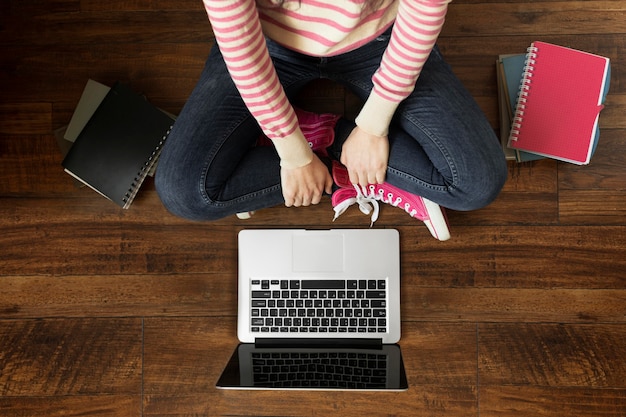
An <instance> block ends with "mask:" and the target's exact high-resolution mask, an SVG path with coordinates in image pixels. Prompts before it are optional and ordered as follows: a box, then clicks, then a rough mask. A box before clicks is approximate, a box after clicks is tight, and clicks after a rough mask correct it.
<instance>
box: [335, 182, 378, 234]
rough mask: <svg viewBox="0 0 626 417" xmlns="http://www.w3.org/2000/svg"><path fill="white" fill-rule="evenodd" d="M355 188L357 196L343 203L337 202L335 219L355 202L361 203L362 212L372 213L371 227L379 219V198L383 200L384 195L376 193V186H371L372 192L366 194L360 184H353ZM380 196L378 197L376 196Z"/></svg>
mask: <svg viewBox="0 0 626 417" xmlns="http://www.w3.org/2000/svg"><path fill="white" fill-rule="evenodd" d="M352 185H353V187H354V189H355V190H356V197H352V198H348V199H346V200H344V201H342V202H341V203H339V204H337V205H336V206H335V207H334V208H333V210H334V211H335V217H334V218H333V221H335V220H337V218H338V217H339V216H341V215H342V214H343V212H344V211H346V209H347V208H348V207H350V206H351V205H353V204H354V203H357V204H358V205H359V210H361V213H363V214H365V215H369V214H370V213H372V217H371V218H370V221H371V222H370V227H372V226H373V225H374V222H376V220H378V213H379V211H380V206H379V204H378V200H383V201H384V199H382V195H380V196H378V195H377V194H375V193H374V188H373V187H370V192H369V193H368V194H364V193H363V190H362V189H361V187H360V186H358V185H356V184H352ZM377 196H378V198H376V197H377Z"/></svg>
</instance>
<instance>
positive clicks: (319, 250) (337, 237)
mask: <svg viewBox="0 0 626 417" xmlns="http://www.w3.org/2000/svg"><path fill="white" fill-rule="evenodd" d="M343 258H344V257H343V235H342V234H340V233H325V232H319V233H316V232H308V233H305V234H303V235H294V236H293V270H294V272H342V271H343Z"/></svg>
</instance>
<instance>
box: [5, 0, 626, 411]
mask: <svg viewBox="0 0 626 417" xmlns="http://www.w3.org/2000/svg"><path fill="white" fill-rule="evenodd" d="M625 17H626V1H624V0H612V1H607V0H604V1H603V0H592V1H582V0H581V1H562V0H544V1H534V0H528V1H517V0H455V1H453V2H452V3H451V4H450V12H449V14H448V16H447V19H446V24H445V27H444V31H443V33H442V36H441V37H440V40H439V46H440V49H441V51H442V53H443V54H444V56H445V58H446V60H447V61H448V62H449V63H450V65H451V66H452V68H453V70H454V71H455V73H456V74H457V76H458V77H459V79H460V80H461V81H462V82H463V83H464V84H465V85H466V87H467V88H468V90H469V91H470V93H471V94H472V95H473V96H474V98H475V99H476V102H477V103H478V105H479V106H480V108H481V109H482V110H483V111H484V112H485V115H486V116H487V118H488V120H489V122H490V123H491V124H492V126H493V128H494V130H495V131H496V133H499V132H498V129H499V119H498V117H499V115H498V100H497V86H496V70H495V61H496V58H497V56H498V55H499V54H508V53H522V52H524V51H525V49H526V47H527V46H528V45H529V44H530V42H531V41H534V40H543V41H546V42H553V43H557V44H562V45H566V46H571V47H574V48H577V49H582V50H587V51H590V52H594V53H597V54H600V55H605V56H608V57H609V58H610V59H611V64H612V77H611V86H610V93H609V95H608V98H607V101H606V107H605V109H604V110H603V111H602V113H601V116H600V129H601V136H600V142H599V145H598V149H597V151H596V153H595V155H594V157H593V159H592V162H591V164H589V165H588V166H584V167H580V166H574V165H569V164H566V163H561V162H556V161H551V160H543V161H536V162H531V163H524V164H516V163H512V162H511V163H509V177H508V180H507V183H506V184H505V186H504V189H503V191H502V193H501V194H500V196H499V197H498V198H497V199H496V201H494V202H493V203H492V204H491V205H489V206H488V207H485V208H484V209H481V210H477V211H473V212H454V211H448V218H449V221H450V224H451V229H452V239H451V240H449V241H447V242H438V241H436V240H434V239H432V237H431V236H430V234H429V233H428V231H427V230H426V228H425V227H424V226H423V224H422V223H421V222H419V221H416V220H414V219H412V218H410V217H409V216H408V215H407V214H406V213H404V212H403V211H402V210H399V209H397V208H393V207H388V206H384V207H382V209H381V216H380V219H379V220H378V222H377V223H376V225H375V227H386V228H396V229H398V230H399V231H400V236H401V250H402V259H401V269H402V294H401V297H402V306H401V310H402V316H403V323H402V331H403V334H402V339H401V342H400V344H401V347H402V352H403V355H404V360H405V363H406V369H407V374H408V379H409V384H410V389H409V390H408V391H406V392H402V393H377V394H371V393H368V394H364V393H342V392H336V393H316V392H298V393H295V394H294V395H290V396H287V395H285V393H282V392H241V391H239V392H238V391H221V390H217V389H216V388H215V382H216V381H217V379H218V377H219V375H220V373H221V371H222V369H223V367H224V366H225V364H226V361H227V360H228V358H229V357H230V355H231V354H232V352H233V351H234V349H235V346H236V345H237V339H236V334H235V331H236V297H237V294H236V291H237V284H236V281H235V279H236V275H237V246H236V239H237V233H238V232H239V231H240V230H242V229H244V228H266V227H268V228H277V227H288V228H332V227H335V228H351V227H354V228H367V227H369V219H368V218H367V216H364V215H362V214H361V213H360V212H359V211H358V209H356V208H354V207H353V208H352V209H350V210H348V211H347V212H346V213H344V214H343V215H342V216H341V217H340V218H339V219H338V220H337V221H335V222H333V221H332V217H333V212H332V208H331V204H330V199H329V198H327V197H326V198H324V199H323V200H322V203H321V204H319V205H318V206H315V207H309V208H307V209H288V208H285V207H274V208H271V209H266V210H261V211H259V212H258V213H257V214H256V215H255V216H254V217H253V218H252V219H250V220H248V221H241V220H239V219H236V218H235V217H234V216H233V217H232V218H227V219H223V220H220V221H217V222H214V223H197V222H190V221H186V220H183V219H179V218H176V217H174V216H172V215H171V214H169V213H168V212H167V211H166V210H165V209H164V208H163V207H162V205H161V204H160V202H159V199H158V196H157V195H156V192H155V190H154V184H153V180H152V179H151V178H149V179H148V180H147V181H146V183H144V186H143V188H142V190H141V192H140V194H139V196H138V198H137V199H136V200H135V202H134V203H133V206H132V207H131V209H130V210H121V209H119V208H118V207H117V206H116V205H115V204H113V203H110V202H108V201H106V200H104V199H103V198H102V197H100V196H99V195H98V194H96V193H95V192H93V191H92V190H90V189H87V188H78V187H76V185H75V183H74V181H72V179H71V178H70V177H69V176H68V175H66V174H65V173H64V172H63V170H62V168H61V166H60V164H61V161H62V158H63V155H62V152H61V150H60V149H59V146H58V144H57V139H56V137H55V135H54V132H55V131H56V130H57V129H60V128H63V127H64V126H65V125H66V124H67V123H68V121H69V119H70V117H71V115H72V112H73V110H74V107H75V106H76V103H77V102H78V100H79V98H80V94H81V92H82V90H83V88H84V86H85V83H86V82H87V79H88V78H92V79H95V80H97V81H100V82H103V83H106V84H112V83H113V82H115V81H118V80H119V81H123V82H127V83H130V84H131V86H132V87H133V88H134V89H135V90H137V91H138V92H141V93H143V94H145V95H146V96H147V97H148V98H149V99H150V100H151V101H152V102H153V103H155V104H156V105H157V106H159V107H161V108H163V109H165V110H167V111H170V112H172V113H175V114H176V113H178V112H179V111H180V109H181V108H182V106H183V105H184V103H185V101H186V99H187V97H188V95H189V93H190V92H191V91H192V89H193V87H194V85H195V83H196V80H197V78H198V76H199V74H200V72H201V71H202V68H203V65H204V61H205V59H206V56H207V54H208V52H209V50H210V48H211V46H212V43H213V34H212V32H211V28H210V25H209V23H208V21H207V17H206V13H205V11H204V8H203V6H202V2H201V1H199V0H181V1H176V2H172V1H166V0H111V1H106V2H103V1H99V0H47V1H40V0H6V1H2V2H1V3H0V51H1V52H2V54H1V55H0V85H2V88H0V232H1V233H0V415H2V416H7V417H18V416H19V417H23V416H38V417H39V416H51V417H57V416H58V417H61V416H83V415H90V416H91V415H94V416H95V415H97V416H113V417H131V416H151V417H154V416H211V417H213V416H252V415H255V416H331V415H337V416H352V415H354V416H418V417H419V416H446V417H448V416H468V417H469V416H471V417H484V416H489V417H491V416H494V417H495V416H498V417H509V416H519V415H524V416H564V415H565V416H581V417H599V416H601V417H622V416H624V415H626V386H625V383H624V381H626V359H625V358H626V352H625V350H624V349H625V348H624V343H623V340H624V337H625V336H626V335H625V332H626V273H624V271H625V270H626V260H625V259H626V211H625V209H624V207H626V165H625V164H624V155H625V151H626V118H625V117H624V113H625V109H626V83H625V82H624V79H625V75H626V55H624V54H623V53H622V52H623V51H624V50H625V49H626V37H624V33H625V32H626V19H625ZM296 104H297V105H298V106H300V107H303V108H306V109H309V110H312V111H317V112H333V113H343V114H344V115H346V117H354V116H355V115H356V114H357V113H358V111H359V108H360V106H361V102H360V101H359V99H357V98H356V97H355V96H354V94H352V93H351V92H350V91H349V90H347V89H346V88H344V87H342V86H339V85H336V84H333V83H331V82H328V81H325V80H318V81H316V82H313V83H311V84H310V85H309V86H307V87H306V88H304V90H303V91H302V93H301V95H300V96H299V97H298V98H297V101H296Z"/></svg>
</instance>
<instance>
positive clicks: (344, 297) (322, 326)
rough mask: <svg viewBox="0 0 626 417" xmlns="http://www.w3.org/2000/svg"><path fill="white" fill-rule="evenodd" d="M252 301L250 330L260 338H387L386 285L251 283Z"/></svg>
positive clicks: (370, 282)
mask: <svg viewBox="0 0 626 417" xmlns="http://www.w3.org/2000/svg"><path fill="white" fill-rule="evenodd" d="M251 297H252V298H251V311H250V314H251V317H250V323H251V328H250V330H251V331H252V332H253V333H258V334H259V337H262V334H263V333H290V334H302V333H316V334H317V335H318V336H319V334H320V333H322V334H332V336H333V337H335V336H337V335H339V334H348V333H360V334H366V335H367V334H369V335H370V336H372V335H373V334H375V333H385V332H387V281H386V280H385V279H377V280H314V279H311V280H308V279H307V280H305V279H303V280H293V279H290V280H269V279H267V280H266V279H253V280H251ZM294 336H295V335H294ZM364 336H365V335H364Z"/></svg>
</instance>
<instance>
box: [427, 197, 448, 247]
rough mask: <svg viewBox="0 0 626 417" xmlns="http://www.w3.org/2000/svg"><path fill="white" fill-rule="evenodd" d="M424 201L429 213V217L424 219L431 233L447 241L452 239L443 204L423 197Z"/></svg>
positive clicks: (438, 238) (436, 237)
mask: <svg viewBox="0 0 626 417" xmlns="http://www.w3.org/2000/svg"><path fill="white" fill-rule="evenodd" d="M422 201H423V202H424V207H425V208H426V213H428V219H427V220H424V224H425V225H426V227H427V228H428V230H429V231H430V234H431V235H433V237H434V238H435V239H437V240H441V241H445V240H448V239H450V228H449V227H448V219H447V218H446V214H445V212H444V211H443V209H442V208H441V206H440V205H439V204H437V203H433V202H432V201H430V200H428V199H426V198H423V197H422Z"/></svg>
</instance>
